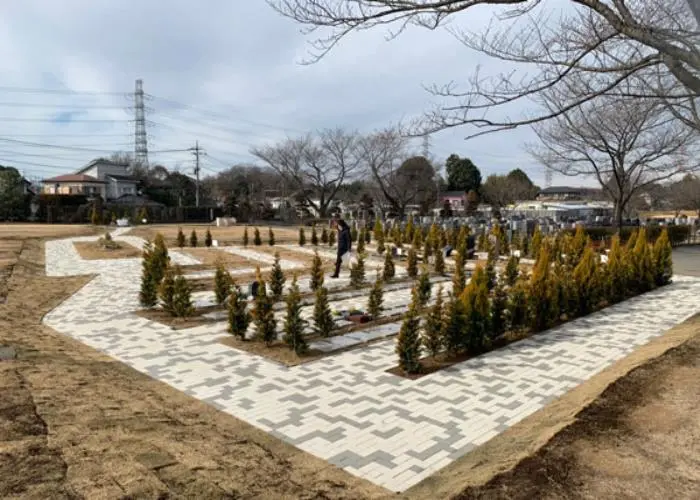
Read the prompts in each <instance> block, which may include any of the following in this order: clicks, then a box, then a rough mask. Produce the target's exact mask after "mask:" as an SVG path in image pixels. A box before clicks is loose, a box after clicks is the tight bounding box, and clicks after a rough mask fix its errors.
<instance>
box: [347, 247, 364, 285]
mask: <svg viewBox="0 0 700 500" xmlns="http://www.w3.org/2000/svg"><path fill="white" fill-rule="evenodd" d="M364 284H365V256H364V254H361V253H360V254H357V261H356V262H354V263H353V264H352V265H351V266H350V286H352V287H353V288H362V286H363V285H364Z"/></svg>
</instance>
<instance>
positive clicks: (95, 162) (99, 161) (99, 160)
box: [76, 158, 129, 174]
mask: <svg viewBox="0 0 700 500" xmlns="http://www.w3.org/2000/svg"><path fill="white" fill-rule="evenodd" d="M95 165H114V166H117V167H125V168H126V167H128V166H129V164H128V163H121V162H118V161H113V160H109V159H107V158H95V159H94V160H92V161H91V162H90V163H88V164H87V165H85V166H84V167H83V168H81V169H80V170H78V171H77V172H76V174H82V173H83V172H85V171H86V170H88V169H91V168H92V167H94V166H95Z"/></svg>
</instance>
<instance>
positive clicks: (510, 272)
mask: <svg viewBox="0 0 700 500" xmlns="http://www.w3.org/2000/svg"><path fill="white" fill-rule="evenodd" d="M519 264H520V259H518V258H517V257H516V256H515V255H511V256H510V257H509V258H508V263H507V264H506V271H505V279H506V284H507V285H508V286H513V285H515V282H516V281H518V276H519V275H520V266H519Z"/></svg>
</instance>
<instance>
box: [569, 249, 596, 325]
mask: <svg viewBox="0 0 700 500" xmlns="http://www.w3.org/2000/svg"><path fill="white" fill-rule="evenodd" d="M598 277H599V271H598V258H597V256H596V255H595V253H594V252H593V249H592V248H591V247H586V248H585V250H584V251H583V254H582V255H581V259H580V260H579V263H578V264H577V265H576V267H575V268H574V273H573V281H574V286H575V296H576V311H575V312H576V313H577V314H579V315H581V316H583V315H586V314H588V313H590V312H592V311H593V310H594V309H595V306H596V305H597V304H598V302H599V301H600V298H601V297H600V296H599V289H600V287H599V284H598Z"/></svg>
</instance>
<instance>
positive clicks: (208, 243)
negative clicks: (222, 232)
mask: <svg viewBox="0 0 700 500" xmlns="http://www.w3.org/2000/svg"><path fill="white" fill-rule="evenodd" d="M213 241H214V240H213V238H212V237H211V231H209V228H207V232H206V234H205V235H204V246H205V247H207V248H210V247H211V244H212V242H213Z"/></svg>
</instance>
